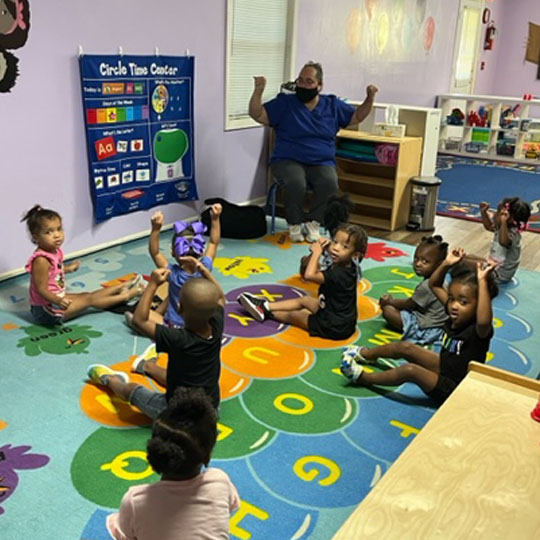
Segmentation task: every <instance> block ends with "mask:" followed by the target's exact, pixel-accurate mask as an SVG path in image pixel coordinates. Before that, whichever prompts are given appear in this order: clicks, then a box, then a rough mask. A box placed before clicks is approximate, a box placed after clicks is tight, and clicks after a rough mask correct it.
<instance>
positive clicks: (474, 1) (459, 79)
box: [450, 0, 484, 94]
mask: <svg viewBox="0 0 540 540" xmlns="http://www.w3.org/2000/svg"><path fill="white" fill-rule="evenodd" d="M483 9H484V0H461V3H460V7H459V15H458V24H457V29H456V40H455V45H454V69H453V72H452V81H451V83H450V92H452V93H458V94H471V93H472V92H473V88H474V79H475V74H476V64H477V58H478V47H479V44H480V33H481V29H482V10H483Z"/></svg>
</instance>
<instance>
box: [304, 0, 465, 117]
mask: <svg viewBox="0 0 540 540" xmlns="http://www.w3.org/2000/svg"><path fill="white" fill-rule="evenodd" d="M458 8H459V0H444V1H441V0H365V1H358V0H340V1H328V0H309V1H302V2H301V3H300V8H299V17H298V21H299V22H298V49H297V66H298V67H301V66H302V65H303V64H304V62H306V61H308V60H315V61H318V62H320V63H321V64H322V66H323V68H324V72H325V80H324V91H326V92H328V93H333V94H337V95H339V96H342V97H348V98H351V99H356V100H359V99H363V98H364V96H365V87H366V85H367V84H370V83H374V84H376V85H377V86H378V87H379V94H378V95H377V101H381V102H390V103H403V104H408V105H419V106H425V107H432V106H433V105H434V102H435V96H436V95H437V94H442V93H446V92H448V88H449V84H450V76H451V72H452V56H453V50H454V34H455V30H456V21H457V14H458ZM429 17H432V18H433V20H434V21H435V35H434V40H433V45H432V46H431V48H430V49H429V51H428V52H426V50H425V49H424V30H425V24H426V20H427V19H428V18H429ZM385 20H386V21H388V28H389V35H388V40H387V42H386V46H385V47H384V49H383V50H382V51H380V49H381V48H382V47H381V45H383V44H384V42H385V41H384V39H383V40H380V41H379V45H380V46H379V47H377V35H378V30H379V29H381V28H382V27H384V25H385ZM354 30H356V32H355V31H354Z"/></svg>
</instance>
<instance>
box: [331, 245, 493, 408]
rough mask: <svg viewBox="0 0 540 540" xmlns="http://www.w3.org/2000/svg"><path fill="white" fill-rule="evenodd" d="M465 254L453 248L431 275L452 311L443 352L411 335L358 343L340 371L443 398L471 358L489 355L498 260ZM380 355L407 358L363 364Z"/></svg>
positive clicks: (356, 379)
mask: <svg viewBox="0 0 540 540" xmlns="http://www.w3.org/2000/svg"><path fill="white" fill-rule="evenodd" d="M464 256H465V252H464V251H463V249H461V248H453V249H452V250H451V251H450V252H449V253H448V255H447V256H446V258H445V260H444V261H443V262H442V263H441V265H440V266H439V267H438V268H437V270H435V272H433V274H432V275H431V277H430V278H429V286H430V287H431V288H432V290H433V293H434V294H435V295H436V296H437V298H438V299H439V300H440V301H441V302H442V303H443V304H444V305H445V306H446V310H447V312H448V315H449V321H448V322H447V324H446V326H445V334H444V336H443V341H442V348H441V351H440V353H436V352H434V351H430V350H427V349H425V348H423V347H421V346H420V345H416V344H413V343H410V342H408V341H397V342H395V343H388V344H386V345H381V346H379V347H373V348H371V349H370V348H367V347H360V348H359V350H358V354H357V355H356V357H355V358H352V357H351V356H350V355H347V354H344V357H343V360H342V362H341V373H342V374H343V375H344V376H345V377H347V379H349V381H351V382H352V383H353V384H357V385H364V386H371V385H382V386H397V385H400V384H403V383H406V382H413V383H415V384H417V385H418V386H419V387H420V388H421V389H422V390H423V391H424V393H425V394H427V395H428V396H429V397H431V398H432V399H433V400H434V401H436V402H437V403H439V404H440V403H442V402H443V401H445V400H446V399H447V398H448V397H449V396H450V394H451V393H452V391H453V390H454V389H455V388H456V387H457V385H458V384H459V383H460V382H461V380H462V379H463V378H464V377H465V375H466V374H467V367H468V365H469V362H471V361H472V360H475V361H476V362H482V363H483V362H485V361H486V355H487V353H488V348H489V343H490V340H491V338H492V337H493V323H492V319H493V312H492V308H491V299H492V298H494V297H495V296H496V295H497V292H498V289H497V285H496V283H495V282H494V279H493V275H492V271H493V269H494V267H495V263H493V262H492V261H489V262H487V263H480V262H479V263H477V266H476V268H475V269H473V268H471V267H470V265H468V264H458V263H460V262H461V261H462V260H463V258H464ZM450 269H452V271H451V278H452V279H451V281H450V284H449V285H448V289H446V288H445V287H444V285H443V283H444V277H445V275H446V273H447V272H448V271H449V270H450ZM379 358H393V359H399V358H403V359H405V360H406V361H407V362H406V363H405V364H402V365H400V366H399V367H395V368H392V369H388V370H386V371H381V372H368V371H367V370H364V369H363V367H362V365H360V364H375V363H376V362H377V360H378V359H379ZM357 362H358V363H357Z"/></svg>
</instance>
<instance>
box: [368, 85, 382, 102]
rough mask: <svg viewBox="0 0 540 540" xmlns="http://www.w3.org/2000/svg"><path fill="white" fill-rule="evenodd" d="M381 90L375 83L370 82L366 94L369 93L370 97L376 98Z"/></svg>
mask: <svg viewBox="0 0 540 540" xmlns="http://www.w3.org/2000/svg"><path fill="white" fill-rule="evenodd" d="M378 91H379V89H378V88H377V87H376V86H375V85H374V84H370V85H369V86H368V87H367V88H366V94H367V97H368V98H370V99H375V94H376V93H377V92H378Z"/></svg>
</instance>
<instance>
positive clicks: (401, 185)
mask: <svg viewBox="0 0 540 540" xmlns="http://www.w3.org/2000/svg"><path fill="white" fill-rule="evenodd" d="M337 138H338V145H339V141H340V139H342V140H343V139H344V140H347V141H356V142H362V143H368V144H373V145H375V144H395V145H397V146H399V150H398V160H397V163H396V165H384V164H381V163H372V162H368V161H357V160H353V159H348V158H342V157H339V156H338V157H336V167H337V173H338V181H339V187H340V189H341V191H343V192H345V193H349V195H350V197H351V201H352V203H353V204H354V209H353V212H352V214H351V216H350V218H349V219H350V221H352V222H353V223H359V224H361V225H367V226H370V227H376V228H379V229H386V230H390V231H393V230H394V229H398V228H400V227H403V226H404V225H405V224H406V223H407V221H408V218H409V206H410V185H409V180H410V179H411V178H412V177H413V176H417V175H418V174H419V171H420V163H421V155H422V138H421V137H381V136H378V135H372V134H370V133H364V132H361V131H355V130H348V129H342V130H341V131H339V132H338V134H337Z"/></svg>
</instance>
